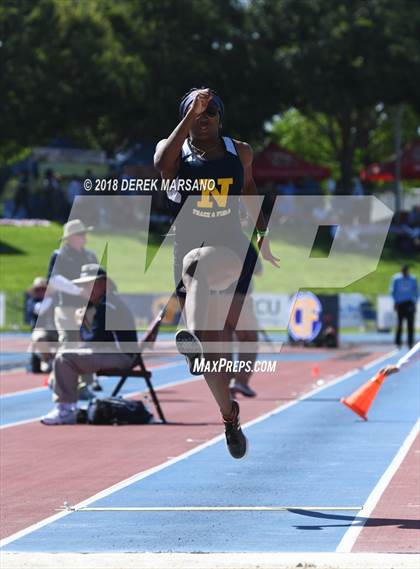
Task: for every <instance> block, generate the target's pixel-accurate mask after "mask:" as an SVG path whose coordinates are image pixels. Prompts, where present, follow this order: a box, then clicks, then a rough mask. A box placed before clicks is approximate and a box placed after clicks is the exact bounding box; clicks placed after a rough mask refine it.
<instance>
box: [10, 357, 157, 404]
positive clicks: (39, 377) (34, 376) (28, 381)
mask: <svg viewBox="0 0 420 569" xmlns="http://www.w3.org/2000/svg"><path fill="white" fill-rule="evenodd" d="M146 365H147V368H148V369H155V368H158V367H162V366H165V365H167V364H165V363H157V361H156V360H155V359H153V360H151V362H150V363H149V362H147V364H146ZM47 379H48V374H47V373H28V372H27V371H25V370H23V369H18V370H16V371H15V370H13V371H7V372H1V373H0V395H6V394H7V393H15V392H17V391H24V390H26V389H35V388H37V387H42V386H43V385H44V383H45V381H46V380H47Z"/></svg>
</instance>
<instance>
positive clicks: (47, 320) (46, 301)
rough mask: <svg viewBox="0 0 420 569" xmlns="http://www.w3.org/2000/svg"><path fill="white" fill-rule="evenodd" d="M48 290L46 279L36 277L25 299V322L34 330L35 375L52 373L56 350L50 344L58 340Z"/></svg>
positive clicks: (33, 369) (32, 364) (32, 366)
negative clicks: (52, 362) (46, 294)
mask: <svg viewBox="0 0 420 569" xmlns="http://www.w3.org/2000/svg"><path fill="white" fill-rule="evenodd" d="M46 290H47V281H46V279H44V278H42V277H36V278H35V279H34V282H33V283H32V287H31V288H30V289H29V290H28V292H27V295H26V299H25V315H26V318H25V320H26V322H28V324H30V326H31V330H32V335H31V341H32V344H31V371H32V372H33V373H40V372H49V371H51V361H52V360H53V358H54V352H55V350H54V349H52V347H51V346H50V345H49V344H50V343H52V342H57V340H58V334H57V331H56V330H55V329H54V309H53V299H52V297H51V296H48V297H46V296H45V293H46Z"/></svg>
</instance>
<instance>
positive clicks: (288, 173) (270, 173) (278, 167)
mask: <svg viewBox="0 0 420 569" xmlns="http://www.w3.org/2000/svg"><path fill="white" fill-rule="evenodd" d="M253 173H254V179H255V181H256V182H257V183H260V184H261V183H264V182H282V181H284V180H289V179H292V180H296V179H297V178H306V177H308V178H314V179H316V180H323V179H324V178H328V176H329V175H330V170H329V169H328V168H325V167H324V166H318V165H316V164H311V163H310V162H306V161H305V160H302V158H299V157H298V156H296V155H295V154H293V153H292V152H289V151H288V150H286V149H285V148H281V147H280V146H278V145H277V144H276V143H275V142H271V143H270V144H269V145H268V146H267V147H266V148H264V150H263V151H262V152H261V153H260V154H258V155H257V156H256V158H255V160H254V165H253Z"/></svg>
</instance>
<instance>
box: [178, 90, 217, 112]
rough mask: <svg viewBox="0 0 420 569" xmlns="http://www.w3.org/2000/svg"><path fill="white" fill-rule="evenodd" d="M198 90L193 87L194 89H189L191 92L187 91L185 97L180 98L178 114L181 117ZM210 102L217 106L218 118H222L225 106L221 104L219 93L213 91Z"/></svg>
mask: <svg viewBox="0 0 420 569" xmlns="http://www.w3.org/2000/svg"><path fill="white" fill-rule="evenodd" d="M197 91H199V89H195V90H194V91H191V93H188V94H187V95H185V97H184V98H183V99H182V101H181V103H180V105H179V114H180V116H181V118H184V116H185V114H186V112H187V111H188V108H189V106H190V105H191V103H192V102H193V101H194V99H195V94H196V92H197ZM211 102H212V103H214V104H215V105H216V107H217V110H218V111H219V113H220V118H221V119H222V118H223V114H224V112H225V106H224V104H223V101H222V99H221V98H220V97H219V95H216V94H215V93H213V97H212V99H211Z"/></svg>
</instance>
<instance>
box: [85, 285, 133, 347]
mask: <svg viewBox="0 0 420 569" xmlns="http://www.w3.org/2000/svg"><path fill="white" fill-rule="evenodd" d="M80 337H81V339H82V340H83V341H84V342H109V344H110V348H112V349H115V348H116V349H117V350H120V344H122V343H124V342H135V343H137V332H136V325H135V323H134V318H133V315H132V313H131V311H130V310H129V308H128V306H127V305H126V304H125V303H124V302H123V301H122V300H121V299H120V298H119V296H118V295H117V294H115V293H113V292H108V293H107V294H106V295H104V296H103V298H102V300H101V302H100V303H99V304H98V305H97V306H96V312H95V314H94V317H93V322H92V326H91V327H90V328H87V327H86V326H85V325H84V324H83V325H82V326H81V328H80Z"/></svg>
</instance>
